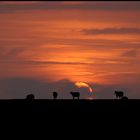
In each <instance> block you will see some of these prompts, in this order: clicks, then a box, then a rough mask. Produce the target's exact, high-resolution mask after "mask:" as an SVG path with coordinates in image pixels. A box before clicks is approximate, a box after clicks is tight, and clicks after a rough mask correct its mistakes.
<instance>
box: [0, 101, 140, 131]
mask: <svg viewBox="0 0 140 140" xmlns="http://www.w3.org/2000/svg"><path fill="white" fill-rule="evenodd" d="M0 118H2V119H0V120H5V122H7V121H8V123H9V122H10V123H11V122H12V123H14V122H16V123H17V122H18V123H19V125H20V126H21V123H24V122H26V123H25V124H26V125H27V126H33V125H31V123H32V124H36V123H37V122H39V124H41V125H42V124H43V125H44V126H45V127H46V128H50V127H54V126H55V127H57V129H60V127H61V126H62V124H65V125H63V129H65V127H64V126H66V127H68V126H69V125H72V127H73V129H74V128H75V126H76V125H77V126H78V127H80V125H81V124H82V125H83V124H84V123H85V124H86V125H88V124H90V126H91V127H93V128H96V127H97V126H98V127H99V128H100V127H101V128H100V129H102V128H103V127H106V126H108V123H110V122H111V124H112V125H113V126H114V127H116V126H119V127H122V126H127V125H128V124H129V125H130V123H132V124H138V122H140V100H115V99H114V100H32V101H27V100H0ZM17 120H18V121H17ZM56 124H57V125H56ZM68 124H69V125H68ZM10 126H13V125H10ZM95 126H96V127H95ZM35 128H36V127H35ZM53 129H56V128H53ZM81 129H82V128H81ZM85 129H86V128H85ZM104 129H105V128H104ZM110 129H111V128H110Z"/></svg>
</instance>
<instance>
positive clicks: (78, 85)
mask: <svg viewBox="0 0 140 140" xmlns="http://www.w3.org/2000/svg"><path fill="white" fill-rule="evenodd" d="M75 85H76V86H77V87H79V88H80V87H86V88H88V90H89V92H90V93H92V92H93V89H92V88H91V87H90V86H89V85H88V84H87V83H85V82H76V83H75Z"/></svg>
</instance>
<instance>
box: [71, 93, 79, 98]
mask: <svg viewBox="0 0 140 140" xmlns="http://www.w3.org/2000/svg"><path fill="white" fill-rule="evenodd" d="M70 94H71V95H72V97H73V99H75V97H77V98H78V99H79V97H80V92H70Z"/></svg>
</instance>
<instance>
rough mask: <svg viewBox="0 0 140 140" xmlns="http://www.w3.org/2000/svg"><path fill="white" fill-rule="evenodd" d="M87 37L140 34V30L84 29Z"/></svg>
mask: <svg viewBox="0 0 140 140" xmlns="http://www.w3.org/2000/svg"><path fill="white" fill-rule="evenodd" d="M82 32H83V33H84V34H87V35H100V34H107V35H108V34H140V28H104V29H84V30H82Z"/></svg>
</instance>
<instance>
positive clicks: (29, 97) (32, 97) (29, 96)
mask: <svg viewBox="0 0 140 140" xmlns="http://www.w3.org/2000/svg"><path fill="white" fill-rule="evenodd" d="M34 99H35V96H34V94H28V95H27V96H26V100H28V101H31V100H34Z"/></svg>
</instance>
